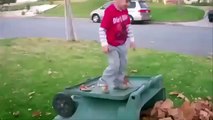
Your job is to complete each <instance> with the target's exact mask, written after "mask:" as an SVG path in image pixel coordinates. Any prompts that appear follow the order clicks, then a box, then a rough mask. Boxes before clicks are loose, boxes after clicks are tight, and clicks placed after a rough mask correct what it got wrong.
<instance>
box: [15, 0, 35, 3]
mask: <svg viewBox="0 0 213 120" xmlns="http://www.w3.org/2000/svg"><path fill="white" fill-rule="evenodd" d="M35 1H38V0H16V3H24V2H35Z"/></svg>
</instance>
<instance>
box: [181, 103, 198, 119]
mask: <svg viewBox="0 0 213 120" xmlns="http://www.w3.org/2000/svg"><path fill="white" fill-rule="evenodd" d="M180 110H182V112H183V116H184V118H185V119H186V120H192V119H193V118H194V117H195V116H196V112H195V109H194V108H193V107H192V106H191V103H190V102H188V101H185V102H184V103H183V105H182V106H181V108H180Z"/></svg>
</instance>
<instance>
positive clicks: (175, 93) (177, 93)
mask: <svg viewBox="0 0 213 120" xmlns="http://www.w3.org/2000/svg"><path fill="white" fill-rule="evenodd" d="M169 95H179V92H177V91H173V92H170V93H169Z"/></svg>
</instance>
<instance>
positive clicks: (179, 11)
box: [150, 4, 204, 22]
mask: <svg viewBox="0 0 213 120" xmlns="http://www.w3.org/2000/svg"><path fill="white" fill-rule="evenodd" d="M150 7H151V10H152V20H153V21H162V22H163V21H172V22H175V21H196V20H200V19H202V18H203V16H204V11H202V10H200V9H197V8H193V7H186V6H180V7H178V6H176V5H163V4H150Z"/></svg>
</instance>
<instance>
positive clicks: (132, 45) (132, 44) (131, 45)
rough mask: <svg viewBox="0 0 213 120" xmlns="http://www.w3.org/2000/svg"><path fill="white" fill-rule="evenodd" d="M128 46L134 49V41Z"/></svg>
mask: <svg viewBox="0 0 213 120" xmlns="http://www.w3.org/2000/svg"><path fill="white" fill-rule="evenodd" d="M130 48H132V49H133V50H134V51H135V48H136V45H135V42H130Z"/></svg>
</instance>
